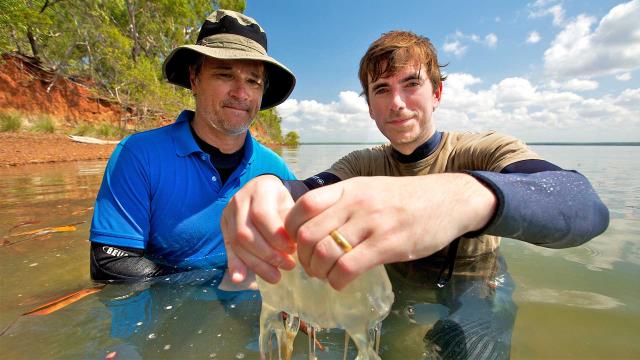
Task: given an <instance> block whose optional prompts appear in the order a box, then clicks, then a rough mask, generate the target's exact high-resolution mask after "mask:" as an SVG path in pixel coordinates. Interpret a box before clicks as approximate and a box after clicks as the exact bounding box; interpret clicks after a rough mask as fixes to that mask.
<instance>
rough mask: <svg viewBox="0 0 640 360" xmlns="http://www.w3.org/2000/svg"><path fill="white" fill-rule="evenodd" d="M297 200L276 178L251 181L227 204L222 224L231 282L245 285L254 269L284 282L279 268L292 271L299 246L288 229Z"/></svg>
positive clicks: (265, 275)
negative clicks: (289, 213)
mask: <svg viewBox="0 0 640 360" xmlns="http://www.w3.org/2000/svg"><path fill="white" fill-rule="evenodd" d="M292 206H293V199H292V198H291V195H290V194H289V192H288V191H287V189H286V188H285V187H284V185H283V184H282V181H280V179H278V178H277V177H275V176H273V175H263V176H259V177H257V178H255V179H253V180H251V181H249V182H248V183H247V184H246V185H245V186H244V187H243V188H242V189H240V191H238V192H237V193H236V194H235V195H234V196H233V198H231V200H230V201H229V204H227V207H226V208H225V209H224V211H223V213H222V219H221V221H220V225H221V228H222V235H223V237H224V244H225V247H226V249H227V259H228V265H229V270H228V272H229V273H230V274H231V280H232V281H233V282H234V283H241V282H243V281H244V280H245V278H246V277H247V271H248V270H251V271H253V272H255V273H256V274H257V275H259V276H260V277H262V278H263V279H264V280H265V281H267V282H270V283H276V282H278V281H279V280H280V270H279V268H282V269H285V270H291V269H293V268H294V267H295V261H294V259H293V257H292V256H291V254H292V253H293V252H295V250H296V244H295V243H294V242H293V241H292V240H291V239H290V238H289V236H288V235H287V233H286V231H285V230H284V218H285V216H286V214H287V213H288V212H289V210H290V209H291V207H292Z"/></svg>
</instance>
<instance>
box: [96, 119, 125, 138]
mask: <svg viewBox="0 0 640 360" xmlns="http://www.w3.org/2000/svg"><path fill="white" fill-rule="evenodd" d="M127 134H128V133H127V131H125V130H124V129H122V128H120V127H118V126H115V125H113V124H109V123H106V122H103V123H100V124H99V125H98V127H97V128H96V129H95V135H96V136H98V137H101V138H107V139H120V138H122V137H124V136H126V135H127Z"/></svg>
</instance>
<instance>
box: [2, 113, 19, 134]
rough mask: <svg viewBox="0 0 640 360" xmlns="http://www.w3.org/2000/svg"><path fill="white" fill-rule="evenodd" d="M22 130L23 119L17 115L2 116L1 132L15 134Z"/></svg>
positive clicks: (4, 114)
mask: <svg viewBox="0 0 640 360" xmlns="http://www.w3.org/2000/svg"><path fill="white" fill-rule="evenodd" d="M20 128H22V118H21V117H20V115H18V114H16V113H11V112H9V113H2V114H0V132H9V131H11V132H15V131H18V130H20Z"/></svg>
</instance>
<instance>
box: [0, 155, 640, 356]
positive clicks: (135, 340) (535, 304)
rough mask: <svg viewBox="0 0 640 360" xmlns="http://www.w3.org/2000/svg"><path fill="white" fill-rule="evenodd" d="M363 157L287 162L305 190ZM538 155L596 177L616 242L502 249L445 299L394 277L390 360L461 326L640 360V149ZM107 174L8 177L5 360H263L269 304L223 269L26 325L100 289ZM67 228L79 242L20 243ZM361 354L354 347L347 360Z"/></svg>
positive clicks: (98, 167) (0, 306)
mask: <svg viewBox="0 0 640 360" xmlns="http://www.w3.org/2000/svg"><path fill="white" fill-rule="evenodd" d="M363 146H364V145H304V146H301V147H299V148H298V149H287V148H284V149H282V150H281V152H282V155H283V157H285V159H286V160H287V161H288V162H289V163H290V164H291V167H292V169H293V170H294V171H295V172H296V174H298V176H300V177H306V176H309V175H313V174H315V173H316V172H319V171H322V170H324V169H326V168H327V167H328V166H329V165H330V164H331V162H332V161H334V160H336V159H338V158H339V157H340V156H342V155H345V154H347V153H348V152H349V151H351V150H354V149H358V148H362V147H363ZM534 149H535V150H536V151H537V152H538V153H539V154H541V155H542V156H543V157H544V158H546V159H548V160H550V161H552V162H554V163H556V164H558V165H560V166H562V167H564V168H567V169H575V170H578V171H580V172H582V173H583V174H585V175H587V176H588V177H589V179H590V180H591V182H592V184H593V185H594V186H595V188H596V189H597V190H598V193H599V194H600V196H601V197H602V199H603V200H604V202H605V203H606V204H607V205H608V206H609V209H610V212H611V223H610V226H609V229H608V230H607V232H605V233H604V234H603V235H601V236H600V237H598V238H596V239H594V240H592V241H591V242H589V243H587V244H585V245H583V246H581V247H578V248H574V249H563V250H549V249H544V248H540V247H536V246H532V245H528V244H525V243H522V242H519V241H514V240H508V239H506V240H503V242H502V245H501V253H502V256H501V257H499V258H493V259H483V260H482V261H480V262H478V263H474V264H469V266H468V268H469V273H468V276H459V277H454V279H452V282H451V283H450V284H449V285H447V290H446V291H445V292H440V293H439V292H436V291H434V289H433V286H431V285H430V284H433V282H432V281H431V280H432V279H431V278H430V276H431V275H430V274H431V272H429V271H428V270H429V269H426V270H425V269H417V270H416V269H397V271H396V270H394V271H390V273H389V276H390V278H391V280H392V283H393V285H394V292H395V296H396V302H395V303H394V307H393V309H392V312H391V314H390V315H389V317H388V318H387V319H386V320H385V321H384V322H383V326H382V338H381V349H380V352H381V355H382V358H383V359H416V358H424V357H427V358H428V357H429V356H430V355H431V354H433V352H434V351H435V350H434V346H433V345H432V343H431V341H432V340H434V339H437V338H438V334H439V331H442V330H443V329H444V330H446V331H449V334H453V333H455V331H454V330H455V329H453V328H451V327H449V328H446V327H445V326H441V325H443V324H444V325H447V324H448V325H451V324H452V323H451V322H446V321H443V320H447V319H454V320H459V321H460V324H463V325H464V324H465V321H467V322H468V323H469V324H471V325H474V326H476V325H477V326H476V328H477V329H480V328H482V326H484V325H491V326H494V328H491V329H490V331H493V333H494V334H495V336H494V338H495V339H498V340H500V341H496V342H495V343H494V344H490V346H492V347H493V349H494V351H496V352H499V351H504V349H505V346H506V349H507V350H508V349H509V348H510V352H511V358H513V359H539V358H564V359H585V358H591V359H601V358H640V343H639V342H638V341H637V340H638V334H640V282H639V281H638V280H637V277H638V274H640V209H639V206H640V180H638V179H639V178H640V170H639V169H638V167H637V161H638V160H637V159H638V158H640V147H617V146H611V147H604V146H603V147H597V146H534ZM104 165H105V163H104V162H82V163H67V164H54V165H30V166H24V167H18V168H1V169H0V214H1V216H0V236H1V237H2V238H1V240H0V243H1V244H2V246H0V331H1V329H4V328H6V327H8V330H7V331H6V333H5V334H4V335H3V336H0V353H2V354H3V356H2V357H3V358H10V359H14V358H15V359H45V358H46V359H50V358H64V359H75V358H79V359H104V358H105V356H107V355H109V354H111V353H113V352H115V353H116V358H118V359H138V358H145V359H151V358H153V359H156V358H189V359H191V358H194V359H243V358H245V359H256V358H258V322H259V311H260V301H259V299H258V297H257V296H256V294H255V293H253V292H240V293H228V292H224V291H219V290H218V289H217V284H218V282H219V280H220V276H221V271H220V270H219V269H218V270H211V271H208V272H202V273H194V274H188V277H187V276H182V277H173V278H164V279H159V280H158V281H157V282H156V283H148V284H138V285H136V286H131V285H128V286H122V285H121V286H116V285H108V286H107V287H106V288H105V289H104V290H103V291H101V292H99V293H96V294H93V295H89V296H87V297H85V298H83V299H82V300H80V301H77V302H75V303H73V304H71V305H69V306H66V307H64V308H62V309H60V310H58V311H55V312H53V313H51V314H49V315H44V316H22V317H20V314H22V313H24V312H27V311H29V310H31V309H33V308H35V307H37V306H39V305H42V304H43V303H46V302H48V301H51V300H52V299H55V298H57V297H60V296H63V295H66V294H69V293H72V292H74V291H77V290H80V289H87V288H90V287H91V286H92V285H93V284H92V283H91V281H90V280H89V277H88V242H87V236H88V230H89V222H90V219H91V214H92V209H91V207H92V206H93V201H94V197H95V193H96V192H97V189H98V186H99V184H100V180H101V176H102V171H103V170H104ZM69 224H76V225H75V226H76V228H77V230H75V231H69V232H59V233H48V234H47V233H44V234H34V235H18V236H15V235H16V234H19V233H21V232H22V233H24V232H28V231H32V230H36V229H42V228H45V227H57V226H63V225H69ZM496 264H501V266H498V265H496ZM504 264H506V267H507V268H508V271H506V270H505V266H504ZM496 269H499V270H497V271H496ZM474 274H488V275H489V276H484V277H483V276H474ZM487 279H488V280H490V281H487ZM492 289H494V290H495V291H494V290H492ZM474 321H475V322H474ZM465 326H466V325H465ZM452 329H453V330H452ZM446 331H445V333H446ZM452 331H453V332H452ZM467 336H473V333H472V332H471V331H469V332H468V333H467ZM318 338H319V340H320V341H321V343H322V344H323V345H324V346H325V347H326V350H325V351H324V352H317V354H318V355H319V358H320V359H341V358H342V345H343V343H344V337H343V333H342V332H339V331H324V332H321V333H320V334H318ZM485 338H486V337H485ZM509 338H510V347H509V346H508V340H509ZM425 339H427V340H428V341H427V342H425ZM505 342H506V344H507V345H505ZM307 346H308V344H307V341H306V339H305V336H303V335H301V334H299V335H298V338H297V340H296V344H295V349H294V354H295V356H294V358H296V359H304V358H306V353H307ZM482 346H488V345H486V344H485V343H482ZM468 351H470V350H468ZM355 354H356V352H355V349H354V347H353V344H351V347H350V354H349V355H350V358H354V357H355Z"/></svg>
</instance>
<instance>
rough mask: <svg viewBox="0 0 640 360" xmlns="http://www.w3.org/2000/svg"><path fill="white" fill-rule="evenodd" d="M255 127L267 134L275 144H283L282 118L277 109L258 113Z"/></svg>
mask: <svg viewBox="0 0 640 360" xmlns="http://www.w3.org/2000/svg"><path fill="white" fill-rule="evenodd" d="M254 122H255V125H254V126H258V127H260V128H262V130H263V131H264V132H265V133H266V135H267V136H268V137H269V138H270V139H271V140H272V141H274V142H275V143H278V144H281V143H282V130H281V129H280V116H278V113H277V112H276V110H275V109H273V108H271V109H267V110H262V111H260V112H258V115H257V116H256V119H255V120H254Z"/></svg>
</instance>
